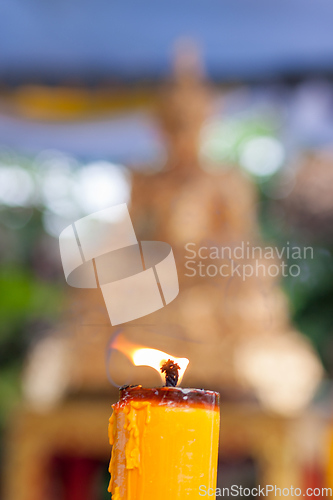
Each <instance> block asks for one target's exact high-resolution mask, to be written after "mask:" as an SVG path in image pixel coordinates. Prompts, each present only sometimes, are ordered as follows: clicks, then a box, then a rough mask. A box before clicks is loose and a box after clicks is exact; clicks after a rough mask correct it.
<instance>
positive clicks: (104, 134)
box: [0, 0, 333, 500]
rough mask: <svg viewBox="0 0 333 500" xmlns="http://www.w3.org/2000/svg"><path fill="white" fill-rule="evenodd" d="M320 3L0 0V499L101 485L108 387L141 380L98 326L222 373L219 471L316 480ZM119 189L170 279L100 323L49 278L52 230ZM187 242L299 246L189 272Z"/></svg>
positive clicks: (323, 164) (94, 312)
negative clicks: (237, 273) (167, 260)
mask: <svg viewBox="0 0 333 500" xmlns="http://www.w3.org/2000/svg"><path fill="white" fill-rule="evenodd" d="M332 16H333V5H332V3H331V2H330V1H328V0H316V1H314V0H311V1H310V0H288V1H287V0H279V1H277V0H272V1H270V2H267V1H265V0H217V1H215V2H212V3H209V4H208V3H207V2H204V1H203V0H178V1H177V2H176V1H174V0H171V1H170V0H169V1H165V0H162V1H160V2H153V1H152V0H142V1H141V2H139V3H138V2H135V1H132V0H125V1H123V2H114V1H108V2H107V1H105V0H97V1H95V2H92V1H91V0H81V1H80V2H78V1H77V0H69V1H67V2H65V1H63V0H60V1H58V2H47V3H45V2H44V3H43V2H41V1H39V0H26V1H24V2H23V1H22V0H11V1H10V2H9V1H8V0H3V1H2V2H1V5H0V290H1V295H0V464H1V471H2V479H3V481H2V489H1V494H2V498H4V499H5V500H14V499H15V500H41V499H44V498H48V499H49V500H52V499H58V500H63V499H64V500H79V499H80V500H102V499H106V498H109V497H110V495H109V493H107V491H106V488H107V484H108V479H109V478H108V471H107V465H108V460H109V456H110V447H109V445H108V441H107V423H108V418H109V414H110V412H111V408H110V405H111V404H112V403H114V402H115V401H116V399H117V387H118V386H119V385H121V384H123V383H125V382H128V381H130V382H131V383H133V382H136V383H145V384H146V385H149V384H157V385H158V384H160V379H159V376H158V375H157V374H155V373H151V369H148V368H143V367H140V368H134V367H133V366H132V364H131V363H130V361H129V360H128V359H127V358H126V357H122V355H120V354H119V353H115V352H114V349H113V348H112V346H113V341H112V339H114V335H115V334H116V335H122V336H123V337H124V338H126V339H127V340H128V339H130V340H131V341H133V342H135V343H140V344H142V345H145V346H149V347H153V348H157V349H161V348H163V350H164V351H167V352H170V353H171V354H173V355H176V356H186V357H188V358H189V359H190V365H189V369H188V371H187V373H186V374H185V377H184V381H183V385H185V386H196V387H205V388H207V389H216V390H219V391H220V392H221V394H222V411H221V419H222V424H221V445H220V447H221V449H220V462H219V474H218V478H219V484H220V485H223V486H230V485H232V484H242V485H243V486H251V485H256V484H261V485H263V484H266V483H267V484H276V485H277V486H278V487H281V488H283V487H288V488H289V487H290V485H293V486H294V487H297V486H298V487H301V488H306V487H313V488H315V487H318V488H321V487H323V486H330V487H332V486H333V454H332V450H331V449H332V445H333V434H332V432H333V426H332V418H333V408H332V402H333V390H332V389H333V386H332V378H333V336H332V334H333V314H332V312H333V307H332V306H333V258H332V248H333V148H332V145H333V31H332V26H331V25H332V22H331V19H332ZM124 202H126V203H128V205H129V208H130V213H131V217H132V220H133V224H134V228H135V231H136V234H137V237H138V238H139V239H140V240H141V239H146V240H161V241H166V242H168V243H169V244H171V245H172V248H173V251H174V254H175V258H176V265H177V268H178V275H179V281H180V294H179V297H177V299H176V300H175V301H174V303H172V304H170V306H168V307H166V308H163V310H161V311H157V312H156V313H154V314H152V315H150V316H148V317H146V318H143V319H142V321H137V322H135V323H133V322H132V323H133V324H131V323H130V324H128V325H124V328H123V329H121V330H119V329H118V330H116V329H115V328H112V327H111V325H110V322H109V320H108V317H107V314H106V310H105V306H104V303H103V301H102V300H101V296H100V295H99V292H98V291H88V290H75V289H71V288H70V287H69V286H68V285H67V284H66V282H65V279H64V275H63V270H62V265H61V260H60V253H59V244H58V236H59V234H60V232H61V231H62V230H63V229H64V228H65V227H67V226H68V225H69V224H71V223H73V222H74V221H75V220H77V219H79V218H81V217H84V216H85V215H88V214H91V213H93V212H95V211H97V210H100V209H103V208H107V207H109V206H112V205H115V204H118V203H124ZM188 242H194V243H195V244H196V245H197V247H199V246H200V245H205V246H218V247H221V246H231V247H236V246H238V245H240V244H241V242H245V244H251V245H253V246H261V247H265V246H274V247H277V248H278V249H282V248H287V247H293V246H294V247H295V246H297V247H300V248H303V247H311V248H312V249H313V253H312V254H311V253H308V257H307V258H306V259H302V260H298V259H297V256H296V257H295V258H293V256H292V254H291V253H290V254H289V255H288V256H286V254H285V255H284V261H285V262H286V264H287V266H288V268H289V269H290V266H292V265H293V264H295V263H296V264H297V265H299V266H300V273H299V275H297V276H294V277H293V276H291V275H290V274H288V276H287V277H281V276H280V277H279V276H277V277H274V278H272V277H267V279H261V278H260V279H258V278H255V277H251V279H248V280H246V281H243V280H241V279H238V278H237V277H236V278H235V279H232V280H229V279H226V278H223V277H221V276H216V277H213V278H211V277H209V276H206V277H204V278H202V277H200V276H197V277H195V278H193V279H192V278H189V277H188V276H186V273H187V271H186V268H185V263H186V258H185V253H186V251H185V245H186V244H187V243H188ZM248 242H249V243H248ZM261 263H262V264H263V265H264V266H266V265H268V264H269V263H267V262H265V259H264V258H263V259H262V262H261ZM318 496H322V495H321V494H320V495H318Z"/></svg>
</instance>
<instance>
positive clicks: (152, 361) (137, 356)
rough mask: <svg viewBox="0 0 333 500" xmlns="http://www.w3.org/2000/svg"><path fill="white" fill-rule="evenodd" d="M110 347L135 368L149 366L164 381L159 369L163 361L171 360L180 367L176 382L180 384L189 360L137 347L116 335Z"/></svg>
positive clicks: (121, 336)
mask: <svg viewBox="0 0 333 500" xmlns="http://www.w3.org/2000/svg"><path fill="white" fill-rule="evenodd" d="M110 347H112V348H114V349H116V350H118V351H120V352H122V353H123V354H125V356H127V357H128V358H129V359H130V360H131V361H132V362H133V364H134V365H135V366H149V367H150V368H154V370H156V371H157V372H158V373H159V375H160V377H161V379H162V380H164V376H163V375H162V373H161V367H162V365H163V363H165V361H168V359H172V360H173V361H174V362H175V363H177V364H178V365H179V366H180V370H179V379H178V382H181V380H182V378H183V376H184V373H185V370H186V368H187V366H188V364H189V360H188V359H187V358H177V357H176V356H173V355H172V354H168V353H166V352H164V351H159V350H158V349H150V348H146V347H142V346H138V345H137V344H134V343H132V342H129V341H128V340H126V339H125V337H124V336H123V335H118V337H116V339H115V340H114V341H113V344H112V345H111V346H110Z"/></svg>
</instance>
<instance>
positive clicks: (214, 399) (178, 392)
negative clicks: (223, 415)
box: [118, 385, 220, 410]
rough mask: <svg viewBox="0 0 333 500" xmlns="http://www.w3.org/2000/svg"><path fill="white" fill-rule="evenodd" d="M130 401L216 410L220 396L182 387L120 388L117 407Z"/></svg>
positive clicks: (139, 386)
mask: <svg viewBox="0 0 333 500" xmlns="http://www.w3.org/2000/svg"><path fill="white" fill-rule="evenodd" d="M130 401H149V402H150V403H151V404H153V405H165V406H184V407H186V406H187V407H195V406H197V407H203V408H207V409H208V408H209V409H214V410H218V409H219V407H220V394H219V393H218V392H214V391H205V390H204V389H187V388H183V387H151V388H145V387H142V386H141V385H135V386H126V387H121V388H120V400H119V403H118V404H119V405H120V406H122V405H125V404H127V403H129V402H130Z"/></svg>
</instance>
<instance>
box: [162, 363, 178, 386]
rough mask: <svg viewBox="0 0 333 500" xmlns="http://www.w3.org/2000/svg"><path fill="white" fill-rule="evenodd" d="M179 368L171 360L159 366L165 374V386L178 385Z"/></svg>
mask: <svg viewBox="0 0 333 500" xmlns="http://www.w3.org/2000/svg"><path fill="white" fill-rule="evenodd" d="M179 370H180V366H179V365H177V363H175V362H174V361H173V360H172V359H168V361H166V362H165V363H163V365H162V366H161V372H162V373H165V386H166V387H176V385H177V383H178V377H179V373H178V372H179Z"/></svg>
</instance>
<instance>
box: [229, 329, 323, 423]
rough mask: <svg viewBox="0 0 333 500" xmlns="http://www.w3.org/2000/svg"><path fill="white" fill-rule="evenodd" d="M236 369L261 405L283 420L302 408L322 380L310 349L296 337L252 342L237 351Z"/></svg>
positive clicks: (321, 372)
mask: <svg viewBox="0 0 333 500" xmlns="http://www.w3.org/2000/svg"><path fill="white" fill-rule="evenodd" d="M236 365H237V371H238V373H239V374H240V377H241V378H242V379H243V381H245V382H246V383H247V384H249V385H250V386H251V387H252V388H253V389H254V391H255V393H256V394H257V396H258V398H259V400H260V402H261V403H262V405H263V406H264V407H265V408H267V409H268V410H271V411H274V412H276V413H279V414H281V415H286V416H293V415H297V414H298V413H299V412H301V411H302V410H303V409H304V408H305V407H306V405H307V404H308V403H309V401H310V400H311V398H312V397H313V395H314V393H315V391H316V388H317V387H318V384H319V382H320V380H321V379H322V376H323V369H322V367H321V365H320V363H319V362H318V360H317V358H316V356H315V355H314V353H313V351H312V349H311V348H310V346H309V345H308V344H306V342H305V341H304V339H302V338H299V337H297V336H296V335H295V336H293V335H291V336H289V337H287V336H281V337H277V338H270V339H265V340H264V339H257V340H254V339H253V340H252V341H249V342H247V343H246V344H244V345H243V346H242V347H240V348H239V350H238V352H237V354H236Z"/></svg>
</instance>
